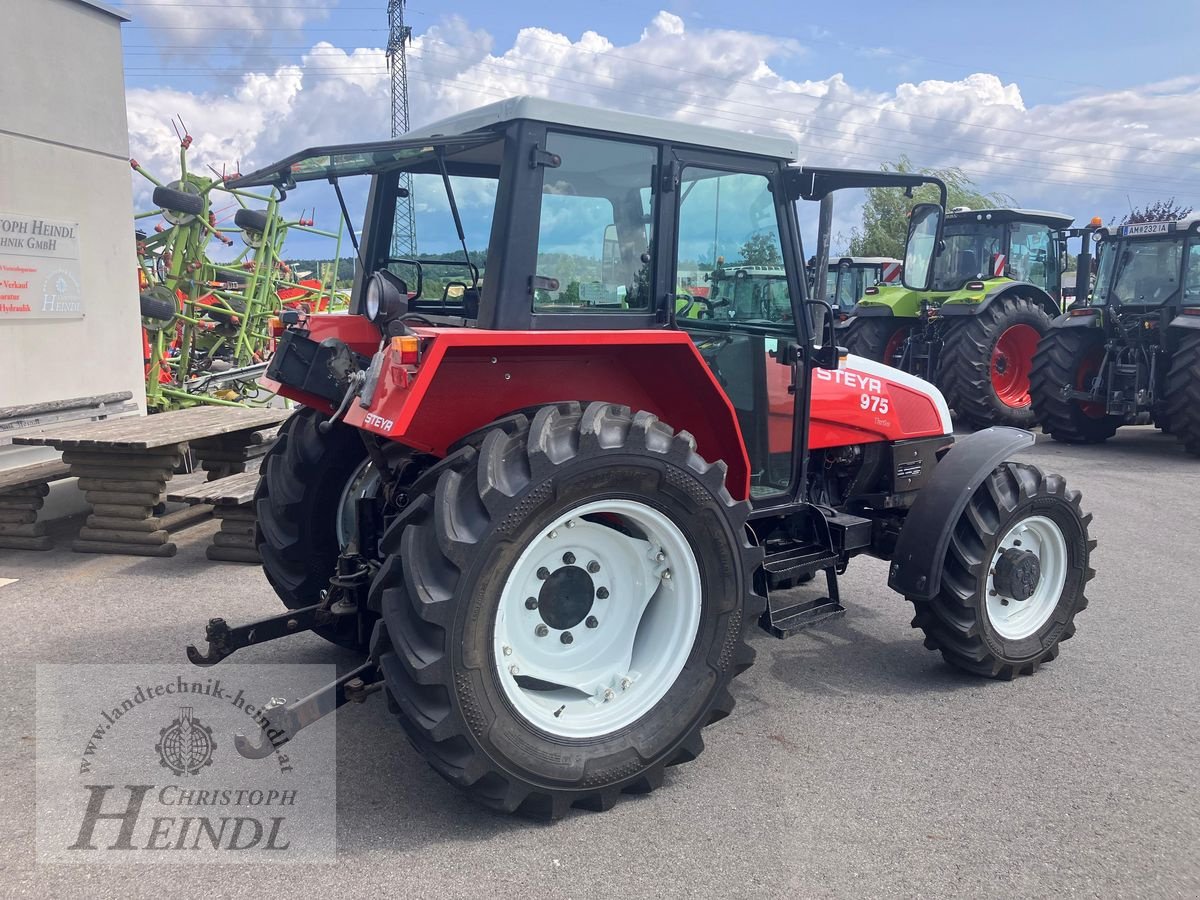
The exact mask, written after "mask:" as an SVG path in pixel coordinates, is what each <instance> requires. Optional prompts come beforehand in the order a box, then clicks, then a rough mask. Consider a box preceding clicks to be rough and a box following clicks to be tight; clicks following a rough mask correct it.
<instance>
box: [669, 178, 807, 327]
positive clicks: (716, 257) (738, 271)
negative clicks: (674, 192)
mask: <svg viewBox="0 0 1200 900" xmlns="http://www.w3.org/2000/svg"><path fill="white" fill-rule="evenodd" d="M679 192H680V198H681V199H680V202H679V240H678V247H677V257H676V276H675V277H676V283H675V296H676V300H675V315H676V319H678V320H684V319H708V320H713V321H716V322H724V323H730V322H753V323H755V324H758V325H764V326H772V325H777V326H779V327H780V328H781V329H782V330H786V331H788V332H789V333H790V332H792V331H794V325H793V324H792V322H793V316H792V299H791V294H790V293H789V291H788V284H787V273H786V271H785V270H784V264H783V245H782V244H781V242H780V239H779V223H778V220H777V218H776V214H775V201H774V195H773V194H772V193H771V183H770V180H769V179H768V178H767V177H766V176H765V175H758V174H752V173H747V172H723V171H719V170H716V169H706V168H699V167H688V168H686V169H684V171H683V175H682V179H681V184H680V187H679Z"/></svg>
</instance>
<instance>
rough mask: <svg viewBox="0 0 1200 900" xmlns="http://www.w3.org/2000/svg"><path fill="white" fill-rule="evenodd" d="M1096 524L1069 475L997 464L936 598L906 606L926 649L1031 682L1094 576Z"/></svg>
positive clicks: (960, 534)
mask: <svg viewBox="0 0 1200 900" xmlns="http://www.w3.org/2000/svg"><path fill="white" fill-rule="evenodd" d="M1091 518H1092V517H1091V516H1090V515H1085V514H1084V513H1083V512H1082V510H1081V509H1080V505H1079V493H1078V492H1077V491H1069V490H1067V486H1066V482H1065V481H1064V480H1063V478H1062V476H1060V475H1044V474H1042V472H1041V470H1039V469H1038V468H1036V467H1035V466H1030V465H1024V464H1021V463H1013V462H1006V463H1002V464H1001V465H999V466H997V467H996V468H995V469H994V470H993V471H992V473H991V474H990V475H989V476H988V477H987V479H986V480H985V481H984V483H983V484H982V485H980V486H979V487H978V488H977V489H976V491H975V494H974V495H973V496H972V497H971V500H970V501H969V503H968V505H967V508H966V509H965V510H964V511H963V513H962V514H961V515H960V516H959V519H958V521H957V522H956V523H955V525H954V532H953V535H952V536H951V540H950V546H949V548H948V549H947V552H946V559H945V562H944V564H943V569H942V580H941V587H940V589H939V591H938V593H937V595H936V596H934V598H933V599H932V600H924V599H920V598H916V597H909V598H908V599H909V600H910V601H911V602H912V603H913V605H914V606H915V607H916V616H915V617H914V618H913V621H912V625H913V627H914V628H920V629H921V630H923V631H924V632H925V646H926V647H927V648H929V649H930V650H938V651H940V652H941V654H942V657H943V658H944V659H945V660H946V662H948V663H950V664H951V665H952V666H955V667H957V668H960V669H964V670H966V671H968V672H971V673H973V674H976V675H983V676H985V677H989V678H1002V679H1010V678H1013V677H1014V676H1016V675H1032V674H1033V672H1034V671H1035V670H1036V669H1037V667H1038V666H1039V665H1041V664H1042V663H1043V662H1048V661H1049V660H1052V659H1054V658H1055V657H1056V656H1058V649H1059V644H1060V643H1061V642H1062V641H1065V640H1067V639H1069V638H1070V637H1071V636H1073V635H1074V634H1075V616H1076V614H1077V613H1079V612H1081V611H1082V610H1083V609H1085V608H1086V607H1087V598H1086V597H1085V596H1084V593H1083V592H1084V587H1085V586H1086V584H1087V582H1088V581H1089V580H1090V579H1091V578H1092V577H1093V576H1094V575H1095V572H1093V571H1092V569H1090V568H1089V567H1088V561H1089V556H1090V553H1091V550H1092V549H1093V548H1094V547H1095V545H1096V542H1095V541H1093V540H1091V539H1090V538H1089V536H1088V525H1089V524H1090V522H1091Z"/></svg>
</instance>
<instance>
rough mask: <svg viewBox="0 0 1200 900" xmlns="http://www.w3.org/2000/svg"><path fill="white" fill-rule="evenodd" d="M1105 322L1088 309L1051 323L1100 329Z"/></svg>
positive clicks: (1098, 313) (1066, 314) (1064, 326)
mask: <svg viewBox="0 0 1200 900" xmlns="http://www.w3.org/2000/svg"><path fill="white" fill-rule="evenodd" d="M1103 322H1104V314H1103V313H1102V312H1101V311H1100V310H1098V309H1091V308H1088V312H1086V313H1082V312H1081V313H1079V314H1078V315H1072V314H1071V313H1070V312H1065V313H1063V314H1062V315H1061V316H1056V317H1055V318H1054V320H1053V321H1052V322H1051V323H1050V327H1051V328H1099V327H1100V326H1101V325H1102V324H1103ZM1196 327H1198V328H1200V322H1197V323H1196Z"/></svg>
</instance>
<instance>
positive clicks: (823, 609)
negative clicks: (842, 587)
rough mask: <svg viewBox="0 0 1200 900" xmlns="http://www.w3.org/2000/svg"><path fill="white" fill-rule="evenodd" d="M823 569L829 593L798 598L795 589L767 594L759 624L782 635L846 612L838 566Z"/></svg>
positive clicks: (793, 632) (787, 635)
mask: <svg viewBox="0 0 1200 900" xmlns="http://www.w3.org/2000/svg"><path fill="white" fill-rule="evenodd" d="M824 571H825V582H826V585H827V589H828V596H825V597H811V596H810V597H800V598H798V597H796V596H795V594H796V593H797V592H798V591H796V590H792V591H786V592H776V593H774V594H769V595H768V597H767V611H766V612H765V613H763V616H762V619H761V621H760V624H761V625H762V627H763V628H764V629H765V630H766V631H768V632H769V633H771V634H773V635H775V637H777V638H785V637H791V636H792V635H793V634H796V633H797V632H800V631H803V630H804V629H806V628H811V627H813V626H814V625H817V624H818V623H820V622H827V621H829V620H831V619H836V618H839V617H840V616H843V615H845V614H846V607H844V606H842V604H841V597H840V594H839V592H838V584H837V570H836V569H835V568H834V567H833V566H830V567H829V568H827V569H825V570H824ZM799 590H805V589H803V588H801V589H799ZM806 592H807V591H806Z"/></svg>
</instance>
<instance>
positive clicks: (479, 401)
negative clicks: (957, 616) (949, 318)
mask: <svg viewBox="0 0 1200 900" xmlns="http://www.w3.org/2000/svg"><path fill="white" fill-rule="evenodd" d="M306 327H307V329H308V331H309V338H310V339H311V340H313V341H315V342H317V343H320V342H321V341H323V340H324V339H325V338H328V337H336V338H338V339H340V340H342V341H344V342H345V343H346V344H347V346H349V347H350V349H351V350H353V351H354V352H356V353H359V354H362V355H363V356H366V357H370V356H372V355H374V353H375V352H376V351H377V350H378V348H379V346H380V336H379V330H378V328H377V327H376V326H374V325H372V324H371V323H370V322H369V321H368V320H367V319H365V318H363V317H361V316H348V315H316V316H311V317H309V319H308V320H307V325H306ZM414 331H415V332H416V334H417V335H418V337H419V338H420V341H421V354H420V358H419V360H418V362H417V364H415V365H412V364H408V363H405V362H402V361H401V357H400V351H398V350H395V349H390V348H389V349H388V350H387V351H386V358H385V361H384V365H383V368H382V370H381V373H380V376H379V380H378V383H377V386H376V388H375V391H374V394H373V396H372V399H371V404H370V407H369V408H367V409H364V408H363V407H362V405H361V404H360V403H357V402H355V403H351V404H350V408H349V410H348V411H347V412H346V417H345V421H346V424H347V425H352V426H354V427H356V428H361V429H363V430H365V431H370V432H373V433H375V434H378V435H381V436H383V437H386V438H390V439H392V440H396V441H399V442H401V443H403V444H406V445H408V446H410V447H414V448H416V449H418V450H423V451H426V452H428V453H432V454H434V455H435V456H444V455H445V454H446V452H447V449H448V448H449V447H450V446H451V445H452V444H453V443H454V442H455V441H457V440H458V439H459V438H461V437H462V436H463V435H465V434H469V433H470V432H472V431H474V430H476V429H478V428H482V427H483V426H485V425H487V424H488V423H489V422H494V421H495V420H497V419H499V418H501V417H503V416H505V415H508V414H510V413H513V412H515V411H517V410H522V409H529V408H531V407H536V406H541V405H543V404H547V403H555V402H559V401H563V400H578V401H581V402H587V401H590V400H598V399H599V400H607V401H611V402H613V403H622V404H625V405H626V406H629V407H630V408H631V409H634V410H646V411H647V412H651V413H654V414H655V415H657V416H659V417H660V418H661V419H662V420H663V421H664V422H667V423H669V424H670V425H671V426H672V427H673V428H676V429H680V430H685V431H688V432H690V433H691V434H692V436H693V437H695V439H696V445H697V450H698V451H699V453H700V454H701V455H702V456H704V457H705V458H706V459H710V460H718V459H719V460H724V462H725V463H726V465H728V467H729V475H728V478H727V485H728V487H729V491H730V493H731V494H733V495H734V496H735V497H737V498H738V499H744V498H746V497H748V496H749V495H750V462H749V458H748V455H747V452H746V445H745V442H744V440H743V438H742V433H741V429H740V428H739V426H738V420H737V414H736V413H735V411H734V408H733V405H732V404H731V403H730V401H729V397H728V396H727V395H726V394H725V392H724V390H722V388H721V386H720V384H719V383H718V382H717V380H716V378H715V377H714V376H713V373H712V370H711V369H709V367H708V365H707V364H706V363H705V361H704V359H703V357H702V356H701V355H700V352H699V350H697V349H696V345H695V344H694V343H693V342H692V339H691V337H690V336H689V335H688V334H687V332H684V331H668V330H655V331H485V330H475V329H467V328H425V327H418V328H415V329H414ZM767 373H768V374H767V395H768V407H769V410H768V416H769V419H768V440H769V444H770V449H771V452H772V453H787V452H790V450H791V446H792V439H793V437H792V436H793V424H794V415H793V403H794V396H793V395H792V394H791V393H790V392H789V386H790V384H791V374H792V373H791V369H790V368H789V367H787V366H780V365H777V364H774V363H773V362H772V361H768V365H767ZM813 378H814V381H813V391H812V407H811V412H812V418H811V422H810V426H809V441H808V445H809V449H822V448H826V447H838V446H846V445H850V444H863V443H873V442H878V441H901V440H908V439H911V438H917V437H928V436H934V435H941V434H947V433H949V431H950V425H949V412H948V411H945V412H944V413H943V412H942V410H941V409H940V408H939V403H940V407H941V408H944V406H945V403H944V402H942V401H941V398H940V395H937V392H936V389H934V388H932V386H930V385H927V384H925V383H924V382H920V381H918V380H917V379H915V378H913V377H912V376H910V375H903V374H902V373H899V372H897V371H896V370H894V369H890V368H887V367H884V366H881V365H880V364H877V363H871V362H869V361H867V360H862V359H859V358H858V357H850V358H849V359H847V360H845V361H844V362H843V367H842V368H840V369H838V370H837V371H827V370H824V369H814V370H813ZM904 382H911V383H904ZM263 384H264V386H265V387H267V388H269V389H271V390H274V391H276V392H277V393H279V394H280V395H282V396H284V397H288V398H290V399H292V400H295V401H297V402H299V403H303V404H305V405H306V406H312V407H315V408H317V409H320V410H322V411H324V412H328V413H332V412H333V406H332V405H331V404H330V402H329V401H328V400H326V399H324V398H321V397H315V396H313V395H310V394H306V393H305V392H303V391H299V390H296V389H295V388H293V387H290V386H288V385H281V384H279V383H277V382H273V381H271V380H269V379H263ZM930 392H932V393H930ZM935 396H936V397H937V400H936V401H935V399H934V397H935Z"/></svg>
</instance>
